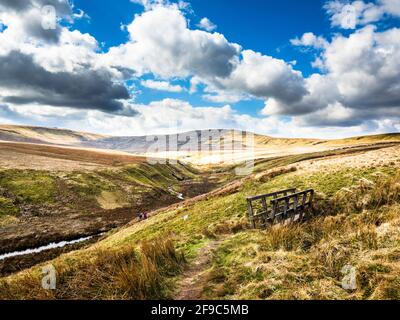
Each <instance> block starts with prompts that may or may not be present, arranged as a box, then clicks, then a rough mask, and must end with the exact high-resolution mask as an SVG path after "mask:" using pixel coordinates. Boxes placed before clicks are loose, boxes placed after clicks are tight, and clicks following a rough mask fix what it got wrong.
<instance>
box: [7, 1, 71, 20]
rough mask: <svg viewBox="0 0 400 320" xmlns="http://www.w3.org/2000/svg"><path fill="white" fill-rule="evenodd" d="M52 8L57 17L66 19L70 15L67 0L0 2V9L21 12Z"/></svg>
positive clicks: (69, 5)
mask: <svg viewBox="0 0 400 320" xmlns="http://www.w3.org/2000/svg"><path fill="white" fill-rule="evenodd" d="M47 5H50V6H53V7H54V8H55V9H56V12H57V15H58V16H59V17H66V16H69V15H71V14H72V6H71V4H70V2H69V1H68V0H0V8H3V9H5V10H13V11H17V12H23V11H26V10H29V9H30V8H32V7H37V8H43V7H44V6H47Z"/></svg>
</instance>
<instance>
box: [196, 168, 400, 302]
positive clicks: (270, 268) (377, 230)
mask: <svg viewBox="0 0 400 320" xmlns="http://www.w3.org/2000/svg"><path fill="white" fill-rule="evenodd" d="M371 180H373V181H369V180H365V179H362V180H360V181H358V182H357V183H356V184H354V185H353V186H352V187H350V188H348V189H343V190H340V191H339V192H338V193H337V194H336V195H335V196H334V197H333V199H320V200H319V201H318V202H317V204H318V205H317V206H316V207H315V208H314V210H321V209H323V210H324V215H321V216H315V217H314V218H313V219H310V220H308V221H306V222H304V223H303V224H292V225H278V226H274V227H271V228H270V229H268V230H265V231H260V230H251V231H245V232H242V233H238V234H236V235H234V236H232V237H231V238H230V239H229V240H227V241H226V242H225V243H224V244H223V245H222V246H221V247H220V248H219V250H218V251H217V252H216V255H215V258H214V265H213V268H212V269H211V271H210V273H209V282H208V285H207V286H206V288H205V291H204V296H203V297H204V298H218V297H224V298H226V299H230V298H231V299H290V300H291V299H400V281H399V279H400V249H399V248H398V244H399V243H400V205H399V202H400V192H399V190H400V189H399V181H400V173H397V174H395V175H393V176H386V175H382V174H381V175H377V176H376V177H374V179H371ZM346 265H350V266H352V267H354V268H355V270H356V277H357V289H356V290H345V289H344V288H342V279H343V277H344V274H343V268H344V266H346Z"/></svg>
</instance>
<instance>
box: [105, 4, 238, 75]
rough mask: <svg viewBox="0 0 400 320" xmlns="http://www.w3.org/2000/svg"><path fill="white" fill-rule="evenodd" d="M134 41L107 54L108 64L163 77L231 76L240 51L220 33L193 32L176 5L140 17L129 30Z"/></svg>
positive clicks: (159, 8) (148, 12)
mask: <svg viewBox="0 0 400 320" xmlns="http://www.w3.org/2000/svg"><path fill="white" fill-rule="evenodd" d="M127 29H128V31H129V34H130V38H131V40H130V41H129V42H127V43H126V44H122V45H120V46H119V47H114V48H111V49H110V51H109V52H108V53H107V54H106V55H104V61H105V62H106V63H108V64H109V65H114V64H116V62H118V64H119V65H120V66H123V67H126V68H130V69H133V70H135V71H136V73H137V74H138V75H141V74H145V73H153V74H156V75H158V76H160V77H162V78H173V77H188V76H190V75H198V76H201V77H214V76H221V77H225V76H228V75H229V74H230V73H231V71H232V69H233V67H234V63H235V61H234V60H235V58H236V57H237V55H238V53H239V52H240V47H239V46H238V45H237V44H232V43H229V42H228V41H227V40H226V39H225V37H224V36H223V35H221V34H219V33H213V34H211V33H208V32H205V31H201V30H190V29H189V28H188V23H187V21H186V18H185V17H184V15H183V13H182V12H181V11H180V10H179V9H178V8H176V7H175V6H168V7H163V6H157V7H155V8H153V9H152V10H150V11H146V12H144V13H143V14H141V15H137V16H136V17H135V19H134V20H133V22H132V23H131V24H130V25H128V27H127Z"/></svg>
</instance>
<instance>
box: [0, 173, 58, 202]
mask: <svg viewBox="0 0 400 320" xmlns="http://www.w3.org/2000/svg"><path fill="white" fill-rule="evenodd" d="M55 180H56V179H55V177H54V176H53V175H51V174H50V173H48V172H44V171H34V170H3V171H0V186H1V187H3V188H5V189H6V190H9V191H10V192H11V193H12V194H13V195H14V196H15V197H16V198H17V200H18V201H20V202H26V203H34V204H42V203H51V202H54V201H55V194H56V185H55Z"/></svg>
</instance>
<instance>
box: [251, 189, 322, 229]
mask: <svg viewBox="0 0 400 320" xmlns="http://www.w3.org/2000/svg"><path fill="white" fill-rule="evenodd" d="M296 191H297V190H296V188H291V189H286V190H282V191H278V192H273V193H268V194H264V195H259V196H255V197H249V198H247V206H248V217H249V220H250V224H251V227H252V228H257V227H258V226H262V227H266V226H267V225H272V224H275V223H280V222H284V221H291V222H294V221H301V220H303V219H304V217H305V214H306V213H307V212H308V211H309V209H311V207H312V202H313V198H314V190H312V189H309V190H306V191H302V192H296Z"/></svg>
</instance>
